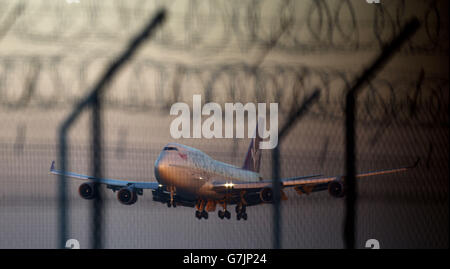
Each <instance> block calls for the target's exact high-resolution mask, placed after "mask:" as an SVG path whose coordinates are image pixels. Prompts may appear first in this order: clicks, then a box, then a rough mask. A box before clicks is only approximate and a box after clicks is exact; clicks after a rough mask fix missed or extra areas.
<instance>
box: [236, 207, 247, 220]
mask: <svg viewBox="0 0 450 269" xmlns="http://www.w3.org/2000/svg"><path fill="white" fill-rule="evenodd" d="M246 208H247V207H246V206H245V205H237V206H236V219H237V220H240V219H243V220H247V212H246Z"/></svg>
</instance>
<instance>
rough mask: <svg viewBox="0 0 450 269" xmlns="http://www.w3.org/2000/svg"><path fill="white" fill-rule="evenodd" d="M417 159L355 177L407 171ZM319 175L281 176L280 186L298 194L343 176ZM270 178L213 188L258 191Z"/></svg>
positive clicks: (321, 187)
mask: <svg viewBox="0 0 450 269" xmlns="http://www.w3.org/2000/svg"><path fill="white" fill-rule="evenodd" d="M418 163H419V160H417V161H416V162H415V163H414V165H412V166H407V167H402V168H396V169H388V170H378V171H372V172H367V173H360V174H357V175H355V177H356V178H365V177H369V176H376V175H385V174H393V173H398V172H403V171H407V170H409V169H412V168H415V167H416V166H417V164H418ZM319 176H320V175H312V176H304V177H294V178H283V179H280V183H281V187H282V188H286V187H293V188H295V190H296V191H297V192H298V193H299V194H303V193H305V194H309V193H311V192H317V191H323V190H327V189H328V183H330V182H332V181H335V180H340V179H341V178H344V177H343V176H333V177H319ZM271 187H272V180H263V181H258V182H232V183H230V182H214V183H213V188H214V189H215V190H216V191H218V192H227V191H228V192H233V191H236V192H240V191H242V190H246V191H250V192H251V191H260V190H261V189H264V188H271Z"/></svg>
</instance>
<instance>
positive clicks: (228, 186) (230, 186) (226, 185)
mask: <svg viewBox="0 0 450 269" xmlns="http://www.w3.org/2000/svg"><path fill="white" fill-rule="evenodd" d="M233 186H234V184H233V183H225V188H233Z"/></svg>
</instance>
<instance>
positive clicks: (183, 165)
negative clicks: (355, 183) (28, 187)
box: [50, 127, 420, 220]
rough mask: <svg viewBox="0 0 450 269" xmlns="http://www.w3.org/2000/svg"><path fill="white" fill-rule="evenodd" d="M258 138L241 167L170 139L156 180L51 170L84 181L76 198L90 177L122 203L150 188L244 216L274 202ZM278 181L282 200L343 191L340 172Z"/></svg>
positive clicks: (159, 197)
mask: <svg viewBox="0 0 450 269" xmlns="http://www.w3.org/2000/svg"><path fill="white" fill-rule="evenodd" d="M260 141H261V138H260V135H259V132H258V127H256V135H255V137H254V138H252V140H251V142H250V146H249V148H248V151H247V154H246V156H245V159H244V164H243V166H242V167H236V166H233V165H230V164H227V163H224V162H220V161H217V160H214V159H213V158H211V157H210V156H208V155H207V154H205V153H204V152H202V151H200V150H198V149H195V148H192V147H189V146H185V145H182V144H177V143H169V144H167V145H166V146H164V148H163V149H162V151H161V153H160V154H159V156H158V159H157V160H156V162H155V165H154V173H155V178H156V181H157V182H136V181H128V180H118V179H107V178H99V179H96V178H94V177H91V176H87V175H81V174H77V173H73V172H63V171H61V170H57V169H55V161H53V162H52V164H51V167H50V173H51V174H54V175H61V174H64V175H65V176H67V177H71V178H75V179H81V180H87V182H84V183H82V184H81V185H80V187H79V189H78V192H79V194H80V196H81V197H82V198H84V199H87V200H90V199H93V198H95V195H96V193H97V191H96V189H95V188H94V181H96V182H98V183H100V184H104V185H106V187H107V188H108V189H111V190H113V192H116V191H117V199H118V200H119V202H120V203H122V204H124V205H132V204H134V203H136V202H137V200H138V196H141V195H143V190H151V191H152V195H153V200H154V201H156V202H161V203H163V204H167V206H168V207H176V206H178V205H179V206H185V207H195V208H196V211H195V216H196V217H197V218H198V219H202V218H203V219H208V212H214V211H215V210H216V206H217V205H219V206H221V207H222V210H218V216H219V218H220V219H224V218H226V219H230V217H231V213H230V211H228V210H227V206H228V205H236V207H235V211H236V219H237V220H240V219H243V220H247V213H246V208H247V207H248V206H255V205H260V204H264V203H273V190H272V179H269V180H264V179H263V178H262V177H261V175H260V173H259V170H260V163H261V154H262V152H261V149H260V148H259V142H260ZM419 160H420V159H418V160H417V161H416V162H415V163H414V165H412V166H407V167H402V168H395V169H389V170H379V171H373V172H368V173H362V174H357V175H356V176H355V177H356V179H360V178H365V177H369V176H376V175H384V174H391V173H398V172H403V171H406V170H409V169H412V168H415V167H416V166H417V165H418V163H419ZM280 183H281V189H282V190H281V199H282V200H286V199H287V196H286V195H285V193H284V192H283V189H284V188H294V190H295V191H296V192H297V193H298V194H299V195H303V194H310V193H314V192H319V191H326V190H327V191H328V192H329V194H330V195H331V196H333V197H344V196H345V194H346V186H345V177H344V176H333V177H323V176H322V175H309V176H299V177H291V178H283V179H281V180H280Z"/></svg>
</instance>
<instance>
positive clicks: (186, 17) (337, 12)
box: [0, 0, 448, 54]
mask: <svg viewBox="0 0 450 269" xmlns="http://www.w3.org/2000/svg"><path fill="white" fill-rule="evenodd" d="M12 5H13V4H12V3H10V2H6V1H5V2H1V3H0V18H2V17H5V16H6V15H7V13H8V12H11V11H10V9H12V8H11V7H10V6H12ZM24 5H25V2H24ZM160 5H166V6H168V8H169V9H171V14H173V15H172V16H171V19H170V22H169V23H168V24H167V25H166V26H165V27H164V29H162V30H161V31H160V32H159V33H158V36H157V37H156V38H155V41H154V43H155V44H157V45H159V46H160V47H163V48H164V49H168V50H183V51H189V52H200V53H201V54H206V53H207V52H210V53H217V52H219V51H222V50H224V49H228V48H230V47H232V48H234V49H237V50H240V51H248V50H250V49H252V48H255V47H256V48H261V47H263V48H264V47H266V46H267V44H270V42H271V40H272V39H273V36H276V35H277V34H278V32H279V31H281V29H283V27H285V26H287V29H285V32H286V33H285V34H284V35H283V37H282V38H280V40H279V41H278V42H277V46H276V47H275V50H277V51H279V52H284V53H292V52H296V53H300V54H309V53H321V52H324V51H333V52H348V51H355V50H358V51H371V50H374V49H379V48H381V47H382V46H383V44H384V43H385V42H386V41H387V40H390V39H391V38H392V36H394V35H395V34H396V33H398V31H399V30H400V28H401V26H402V25H403V24H404V23H405V22H406V20H407V19H408V18H410V17H411V15H416V16H417V17H418V18H419V19H420V20H422V21H423V27H422V30H421V31H420V32H419V33H418V34H417V36H416V37H415V38H413V39H412V40H411V41H410V42H409V44H408V46H406V47H405V48H404V49H403V53H409V54H417V53H431V52H439V53H441V52H444V53H445V52H448V36H447V35H446V34H445V33H447V32H448V21H446V18H447V17H446V14H445V12H446V10H447V8H446V7H445V5H444V4H443V3H442V1H437V0H426V1H405V0H391V1H386V2H383V5H369V4H367V3H366V1H362V0H361V1H359V0H358V1H357V0H354V1H350V0H336V1H323V0H317V1H314V0H307V1H293V0H286V1H277V2H273V1H269V0H259V1H255V0H247V1H236V0H233V1H197V0H189V1H179V0H172V1H165V2H159V1H123V0H116V1H108V2H101V3H100V2H96V1H88V0H85V1H80V3H79V4H73V5H68V4H67V3H66V1H63V0H61V1H43V0H36V1H32V2H26V6H27V8H26V9H25V11H24V13H25V14H24V16H23V17H22V18H21V19H20V20H18V21H17V23H16V25H14V27H13V28H12V30H11V33H9V34H10V35H12V36H14V37H16V38H18V39H19V40H22V41H23V42H28V43H29V42H33V43H37V44H42V42H49V43H52V44H54V43H55V42H58V43H59V44H62V45H67V44H73V43H74V42H75V43H80V42H83V41H89V40H96V39H101V40H111V41H113V40H122V39H123V38H126V37H127V36H128V35H129V33H130V32H134V30H135V29H136V27H138V25H140V23H141V22H142V21H143V20H144V19H145V18H146V16H147V15H148V14H151V13H152V12H154V11H155V10H156V9H157V8H158V6H160ZM375 6H376V7H375ZM286 22H290V23H289V24H287V23H286Z"/></svg>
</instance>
